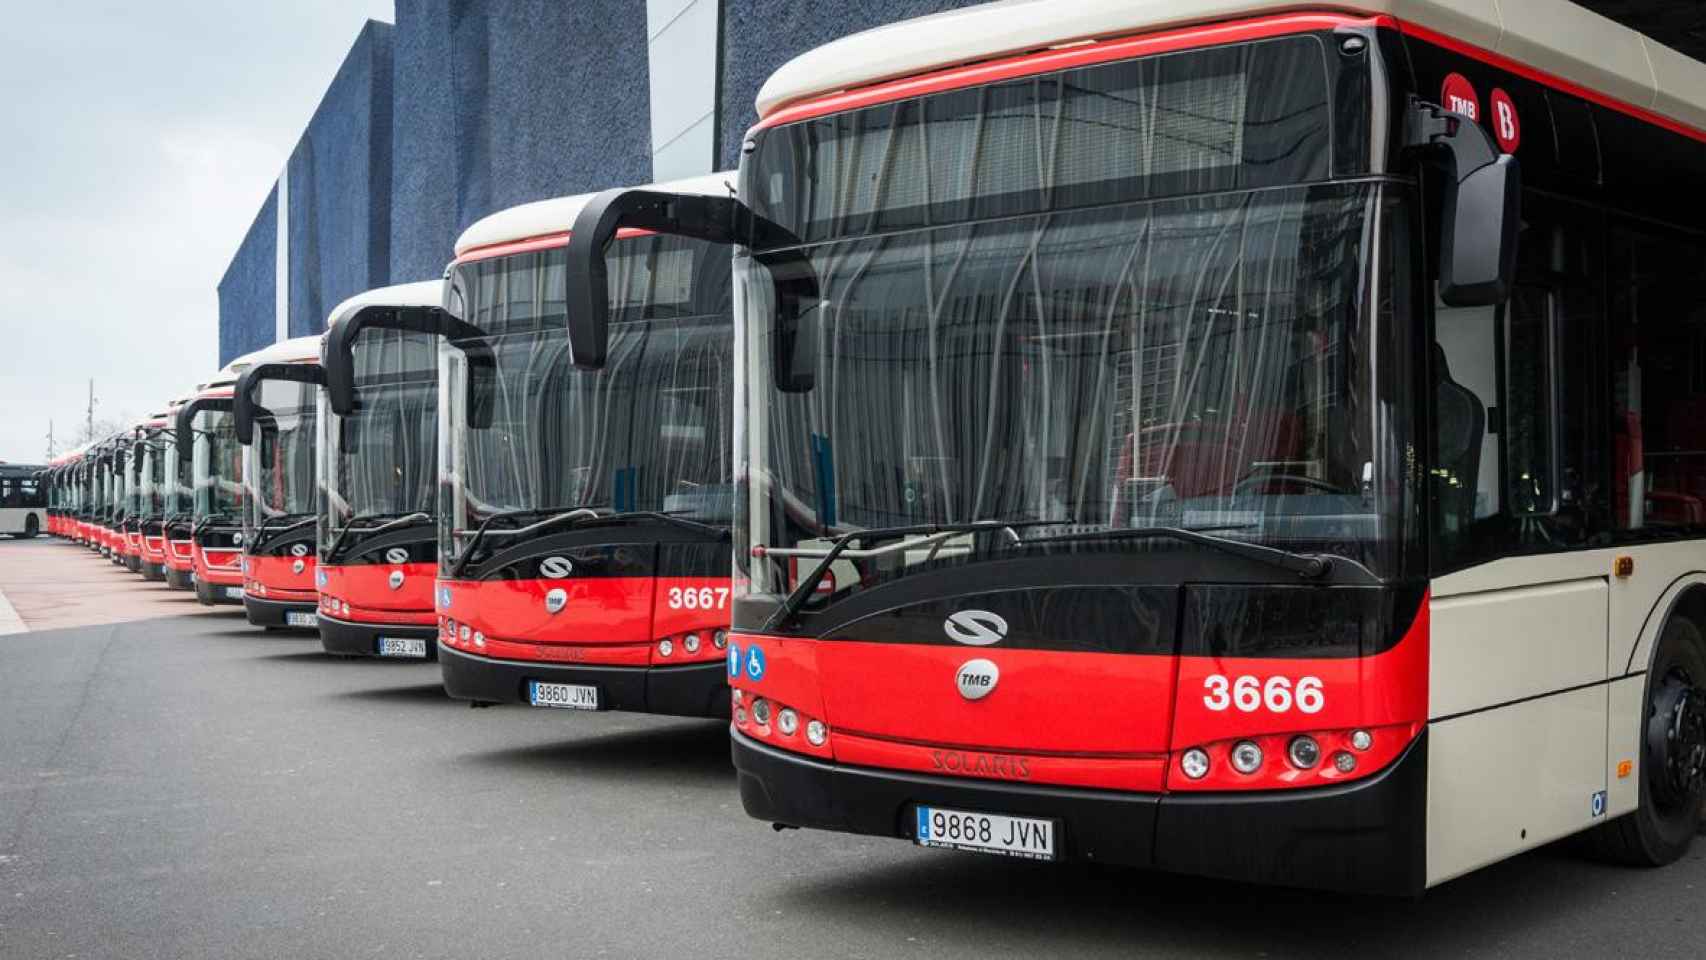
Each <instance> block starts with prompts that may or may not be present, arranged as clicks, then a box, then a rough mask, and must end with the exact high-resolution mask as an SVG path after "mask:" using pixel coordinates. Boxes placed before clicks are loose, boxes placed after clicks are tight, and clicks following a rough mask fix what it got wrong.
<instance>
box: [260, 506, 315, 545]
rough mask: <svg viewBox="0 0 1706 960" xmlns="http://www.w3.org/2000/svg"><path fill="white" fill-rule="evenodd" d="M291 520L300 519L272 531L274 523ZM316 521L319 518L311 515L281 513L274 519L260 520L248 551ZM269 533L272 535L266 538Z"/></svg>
mask: <svg viewBox="0 0 1706 960" xmlns="http://www.w3.org/2000/svg"><path fill="white" fill-rule="evenodd" d="M292 518H301V519H297V520H296V522H295V523H290V524H288V525H286V526H283V527H280V528H278V529H277V530H274V529H273V526H272V525H273V524H274V523H282V522H285V521H289V520H291V519H292ZM317 519H319V518H318V517H315V516H314V515H313V514H303V513H281V514H279V515H277V516H274V517H268V518H266V519H265V520H262V521H261V522H260V525H259V526H257V527H255V541H254V542H253V543H251V544H249V549H250V550H255V549H258V548H259V547H260V545H261V544H263V543H266V542H267V541H268V540H276V539H278V538H279V537H282V536H284V535H285V534H287V533H289V532H290V531H292V530H300V529H302V528H303V527H306V526H308V525H309V524H311V523H313V522H315V521H316V520H317ZM269 531H270V532H271V533H272V536H270V537H269V536H267V533H268V532H269Z"/></svg>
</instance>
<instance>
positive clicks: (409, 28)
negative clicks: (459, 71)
mask: <svg viewBox="0 0 1706 960" xmlns="http://www.w3.org/2000/svg"><path fill="white" fill-rule="evenodd" d="M450 14H451V11H450V3H449V2H448V0H397V28H396V30H395V31H394V32H393V33H392V44H391V46H392V57H393V62H394V68H393V75H394V77H395V81H394V86H393V88H392V107H391V151H392V153H391V156H392V170H391V281H392V282H393V283H408V282H410V281H414V280H429V279H432V278H433V277H436V276H438V275H439V273H440V272H441V271H442V270H443V269H444V264H445V263H446V262H447V261H448V260H449V259H450V251H451V244H452V243H453V242H455V240H456V234H457V232H458V229H459V223H460V220H459V217H458V202H457V196H458V193H457V186H456V183H457V175H456V158H457V148H456V143H457V124H456V96H455V90H456V84H455V80H454V73H453V71H452V70H450V69H449V65H450V64H451V62H452V57H451V44H450Z"/></svg>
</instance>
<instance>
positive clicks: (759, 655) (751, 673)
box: [746, 647, 764, 683]
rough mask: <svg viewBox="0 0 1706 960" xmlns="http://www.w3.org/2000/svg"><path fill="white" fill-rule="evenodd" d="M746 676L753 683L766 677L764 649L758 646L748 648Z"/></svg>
mask: <svg viewBox="0 0 1706 960" xmlns="http://www.w3.org/2000/svg"><path fill="white" fill-rule="evenodd" d="M746 678H747V679H748V680H751V681H752V682H753V683H757V682H758V681H760V680H763V679H764V651H763V650H760V649H758V648H757V647H748V648H747V651H746Z"/></svg>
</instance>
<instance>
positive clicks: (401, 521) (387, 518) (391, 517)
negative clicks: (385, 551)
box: [326, 510, 432, 563]
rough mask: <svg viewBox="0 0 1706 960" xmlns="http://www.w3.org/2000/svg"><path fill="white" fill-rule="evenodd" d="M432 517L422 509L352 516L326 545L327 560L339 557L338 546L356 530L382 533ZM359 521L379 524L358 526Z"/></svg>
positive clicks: (360, 522)
mask: <svg viewBox="0 0 1706 960" xmlns="http://www.w3.org/2000/svg"><path fill="white" fill-rule="evenodd" d="M431 519H432V514H430V513H425V512H423V511H420V510H416V511H414V512H413V513H364V514H360V515H359V516H354V517H350V518H349V522H348V523H346V524H344V525H343V528H342V529H340V530H339V531H338V533H337V535H336V536H334V537H333V538H332V542H331V543H330V544H328V545H327V546H326V562H327V563H331V562H332V561H333V560H334V559H335V558H336V557H337V555H338V548H339V547H342V546H343V545H344V540H345V539H346V538H347V537H348V536H349V535H350V533H352V532H353V531H355V530H358V529H359V530H361V531H362V532H363V533H367V534H380V533H384V532H385V531H387V530H395V529H397V528H398V527H406V526H408V525H409V524H412V523H420V522H421V521H423V520H431ZM380 521H383V522H380ZM358 523H359V524H368V523H377V524H378V525H377V526H371V527H369V526H361V527H357V526H356V524H358Z"/></svg>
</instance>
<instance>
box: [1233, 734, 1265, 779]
mask: <svg viewBox="0 0 1706 960" xmlns="http://www.w3.org/2000/svg"><path fill="white" fill-rule="evenodd" d="M1232 769H1234V770H1236V771H1238V772H1239V773H1243V774H1251V773H1255V772H1256V771H1257V770H1260V769H1262V748H1261V747H1259V746H1257V745H1256V742H1255V741H1254V740H1240V741H1238V742H1237V743H1235V744H1233V745H1232Z"/></svg>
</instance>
